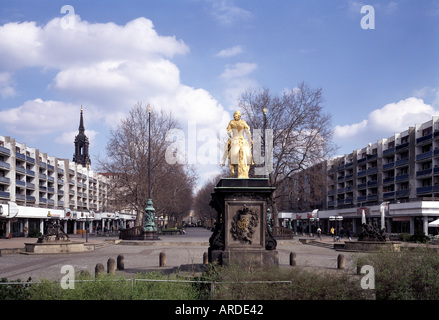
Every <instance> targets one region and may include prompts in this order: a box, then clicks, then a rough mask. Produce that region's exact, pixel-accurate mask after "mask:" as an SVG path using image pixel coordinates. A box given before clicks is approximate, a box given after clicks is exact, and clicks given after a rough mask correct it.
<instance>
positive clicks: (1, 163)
mask: <svg viewBox="0 0 439 320" xmlns="http://www.w3.org/2000/svg"><path fill="white" fill-rule="evenodd" d="M0 168H2V169H8V170H9V169H11V165H10V164H9V163H6V162H4V161H0Z"/></svg>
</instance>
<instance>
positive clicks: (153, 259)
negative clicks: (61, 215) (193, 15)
mask: <svg viewBox="0 0 439 320" xmlns="http://www.w3.org/2000/svg"><path fill="white" fill-rule="evenodd" d="M186 230H187V233H186V234H182V235H167V236H160V240H158V241H142V242H136V241H131V242H125V241H124V242H122V243H120V241H118V238H117V237H116V236H115V237H104V236H96V235H90V236H89V237H88V243H89V244H90V245H94V246H95V250H93V251H88V252H83V253H63V254H38V255H37V254H20V253H15V254H2V256H0V278H7V279H8V280H9V281H11V280H16V279H21V280H26V279H27V278H28V277H32V279H33V280H34V281H37V280H39V279H41V278H45V279H61V277H62V276H63V275H64V274H62V273H61V268H62V267H63V266H65V265H70V266H72V267H73V268H74V270H75V271H81V270H87V271H88V272H90V274H94V272H95V267H96V264H98V263H101V264H103V265H104V266H105V269H106V267H107V261H108V259H109V258H113V259H114V260H116V259H117V256H118V255H123V256H124V262H125V270H124V271H123V272H121V271H117V272H118V274H125V275H126V276H129V277H131V276H135V275H136V273H138V272H145V271H151V270H157V269H160V270H164V271H166V270H168V271H171V270H173V268H177V267H180V268H181V267H183V268H181V270H184V267H187V266H188V265H200V264H202V263H203V254H204V253H205V252H207V249H208V247H209V237H210V236H211V234H212V232H211V231H209V230H206V229H204V228H196V227H193V228H187V229H186ZM70 238H71V239H72V240H74V241H84V242H85V241H86V238H85V236H84V237H83V236H82V235H71V236H70ZM304 238H308V239H309V237H296V238H295V239H293V240H278V246H277V251H278V252H279V263H280V265H281V266H285V267H289V261H290V253H291V252H294V253H296V262H297V266H296V267H318V268H324V269H334V270H335V269H336V268H337V256H338V255H339V254H340V252H338V251H335V250H334V249H330V248H325V247H319V246H313V245H306V244H302V243H301V242H300V241H299V239H304ZM314 240H317V241H320V240H318V239H317V238H314ZM36 241H37V239H35V238H14V239H1V240H0V249H10V248H24V243H29V242H30V243H32V242H36ZM332 241H333V240H332V238H331V237H327V236H322V241H321V242H322V243H328V244H329V243H333V242H332ZM161 252H164V253H165V254H166V268H160V267H159V256H160V253H161ZM343 254H344V256H345V259H346V267H347V268H348V267H350V264H351V261H352V259H353V257H354V256H355V254H350V253H346V252H345V253H343Z"/></svg>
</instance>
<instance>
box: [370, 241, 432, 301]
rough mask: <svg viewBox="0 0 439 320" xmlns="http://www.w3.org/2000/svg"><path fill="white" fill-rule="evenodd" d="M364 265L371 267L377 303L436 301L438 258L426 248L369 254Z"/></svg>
mask: <svg viewBox="0 0 439 320" xmlns="http://www.w3.org/2000/svg"><path fill="white" fill-rule="evenodd" d="M367 264H369V265H371V266H373V267H374V271H375V288H376V289H375V292H376V299H378V300H437V299H439V273H438V270H439V256H438V254H437V253H436V251H435V250H434V249H432V248H431V247H429V246H422V247H417V248H411V250H402V251H399V252H398V251H394V250H391V249H384V250H381V251H379V252H375V253H371V254H369V255H368V256H367Z"/></svg>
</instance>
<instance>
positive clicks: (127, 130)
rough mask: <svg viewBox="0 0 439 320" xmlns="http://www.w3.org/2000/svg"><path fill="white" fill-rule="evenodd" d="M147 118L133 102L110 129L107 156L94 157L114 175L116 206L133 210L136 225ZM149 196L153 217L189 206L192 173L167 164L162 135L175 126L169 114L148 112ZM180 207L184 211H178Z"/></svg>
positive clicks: (143, 195)
mask: <svg viewBox="0 0 439 320" xmlns="http://www.w3.org/2000/svg"><path fill="white" fill-rule="evenodd" d="M148 117H149V113H148V110H147V108H145V107H143V106H142V105H141V104H140V103H138V104H136V105H135V106H134V107H133V108H132V109H131V110H130V112H129V114H128V115H127V117H126V118H124V119H122V120H121V122H120V124H119V126H118V127H117V129H115V130H112V131H111V132H110V137H109V139H108V142H107V146H106V153H107V156H106V157H105V158H104V159H100V158H99V159H98V164H99V167H100V170H101V171H103V172H106V173H107V175H112V176H113V178H114V177H115V179H113V180H114V182H115V183H113V184H112V190H111V192H110V194H111V198H112V200H113V201H112V203H113V205H115V206H116V207H118V208H119V209H122V208H125V209H130V210H134V211H136V212H137V219H136V222H135V225H136V226H139V225H142V224H143V213H144V208H145V207H146V203H147V198H148V165H149V161H148V149H149V145H148V141H149V139H148V130H149V127H148ZM150 120H151V197H152V199H153V202H154V208H155V210H156V216H160V215H164V216H173V217H174V216H175V215H181V214H185V213H187V211H188V208H189V209H190V206H191V205H192V191H191V190H192V184H193V181H194V179H195V176H194V174H193V172H192V171H190V170H188V169H187V168H185V167H184V165H181V164H172V165H171V164H168V163H167V162H166V160H165V154H166V149H167V147H168V146H169V144H170V142H167V141H166V139H165V137H166V133H167V132H168V131H169V130H170V129H176V128H179V123H178V121H177V120H176V119H175V118H174V117H173V116H172V114H170V113H169V114H166V113H165V112H163V111H160V112H157V111H155V110H152V111H151V118H150ZM182 210H187V211H186V212H182Z"/></svg>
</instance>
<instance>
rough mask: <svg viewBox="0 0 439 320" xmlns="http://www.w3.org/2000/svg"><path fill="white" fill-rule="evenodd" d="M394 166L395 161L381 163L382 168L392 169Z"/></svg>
mask: <svg viewBox="0 0 439 320" xmlns="http://www.w3.org/2000/svg"><path fill="white" fill-rule="evenodd" d="M394 166H395V162H391V163H386V164H385V165H383V170H389V169H393V167H394Z"/></svg>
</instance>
